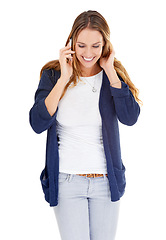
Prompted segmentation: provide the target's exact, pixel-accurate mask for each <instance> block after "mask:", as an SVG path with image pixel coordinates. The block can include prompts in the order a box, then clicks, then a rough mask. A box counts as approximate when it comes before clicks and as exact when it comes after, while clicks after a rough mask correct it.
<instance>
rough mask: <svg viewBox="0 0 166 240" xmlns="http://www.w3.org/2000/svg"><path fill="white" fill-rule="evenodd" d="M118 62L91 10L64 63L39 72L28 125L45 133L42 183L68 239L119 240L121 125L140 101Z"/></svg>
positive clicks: (80, 21)
mask: <svg viewBox="0 0 166 240" xmlns="http://www.w3.org/2000/svg"><path fill="white" fill-rule="evenodd" d="M70 39H71V46H70ZM114 56H115V52H114V50H113V47H112V45H111V43H110V30H109V26H108V24H107V22H106V20H105V19H104V18H103V16H102V15H101V14H99V13H98V12H96V11H87V12H83V13H81V14H80V15H79V16H78V17H77V18H76V19H75V21H74V24H73V27H72V30H71V32H70V34H69V37H68V39H67V42H66V46H65V47H64V48H62V49H61V50H60V54H59V60H55V61H51V62H49V63H47V64H46V65H45V66H44V67H43V68H42V69H41V73H40V77H41V79H40V83H39V86H38V89H37V91H36V94H35V103H34V105H33V107H32V108H31V110H30V124H31V126H32V128H33V130H34V131H35V132H36V133H41V132H43V131H45V130H48V131H47V148H46V164H45V168H44V170H43V171H42V173H41V176H40V179H41V183H42V188H43V191H44V194H45V199H46V201H47V202H49V204H50V206H52V207H54V211H55V215H56V219H57V223H58V227H59V231H60V235H61V238H62V239H63V240H71V239H73V240H78V239H79V240H81V239H83V240H88V239H91V240H92V239H93V240H94V239H95V240H98V239H100V240H101V239H105V240H112V239H114V238H115V234H116V227H117V221H118V211H119V204H120V198H121V197H122V195H123V194H124V191H125V185H126V181H125V167H124V165H123V162H122V160H121V151H120V141H119V129H118V120H119V121H120V122H121V123H123V124H126V125H129V126H130V125H133V124H135V123H136V121H137V119H138V116H139V113H140V107H139V104H138V103H139V102H140V100H139V99H138V89H136V87H135V86H134V84H133V83H132V82H131V80H130V78H129V75H128V74H127V72H126V70H125V68H124V67H123V66H122V64H121V63H120V62H119V61H118V60H117V59H116V58H115V57H114Z"/></svg>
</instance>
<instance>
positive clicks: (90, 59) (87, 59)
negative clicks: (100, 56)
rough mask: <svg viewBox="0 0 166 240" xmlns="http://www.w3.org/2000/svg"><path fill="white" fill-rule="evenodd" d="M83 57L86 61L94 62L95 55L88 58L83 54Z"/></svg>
mask: <svg viewBox="0 0 166 240" xmlns="http://www.w3.org/2000/svg"><path fill="white" fill-rule="evenodd" d="M82 58H83V59H84V61H86V62H92V61H93V59H94V58H95V57H91V58H86V57H83V56H82Z"/></svg>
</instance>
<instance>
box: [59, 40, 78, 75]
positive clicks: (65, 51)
mask: <svg viewBox="0 0 166 240" xmlns="http://www.w3.org/2000/svg"><path fill="white" fill-rule="evenodd" d="M74 53H75V51H72V50H71V46H70V43H68V44H67V46H66V47H64V48H62V49H60V51H59V62H60V66H61V77H63V78H65V79H66V80H68V79H69V78H70V77H71V75H72V74H73V67H72V62H73V57H72V56H71V54H74Z"/></svg>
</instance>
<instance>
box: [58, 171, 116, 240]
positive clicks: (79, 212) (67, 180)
mask: <svg viewBox="0 0 166 240" xmlns="http://www.w3.org/2000/svg"><path fill="white" fill-rule="evenodd" d="M119 205H120V201H117V202H111V195H110V189H109V182H108V178H107V176H105V175H104V176H103V177H96V178H88V177H87V176H79V175H76V174H67V173H61V172H60V173H59V193H58V205H57V206H55V207H54V208H53V209H54V212H55V216H56V220H57V224H58V228H59V232H60V236H61V239H62V240H114V239H115V234H116V229H117V223H118V215H119Z"/></svg>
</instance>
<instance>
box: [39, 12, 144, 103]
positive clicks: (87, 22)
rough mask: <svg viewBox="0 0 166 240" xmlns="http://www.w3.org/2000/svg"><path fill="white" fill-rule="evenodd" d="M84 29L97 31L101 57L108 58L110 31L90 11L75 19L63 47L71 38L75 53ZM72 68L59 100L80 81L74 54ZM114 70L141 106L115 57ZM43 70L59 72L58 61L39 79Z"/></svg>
mask: <svg viewBox="0 0 166 240" xmlns="http://www.w3.org/2000/svg"><path fill="white" fill-rule="evenodd" d="M85 28H89V29H93V30H97V31H99V32H100V33H101V34H102V36H103V39H104V46H103V51H102V55H101V57H108V56H109V55H110V53H111V51H112V49H113V46H112V44H111V42H110V29H109V26H108V23H107V22H106V20H105V18H104V17H103V16H102V15H101V14H100V13H98V12H97V11H91V10H89V11H85V12H83V13H81V14H80V15H79V16H78V17H77V18H76V19H75V21H74V23H73V26H72V29H71V32H70V34H69V36H68V39H67V41H66V45H65V46H67V44H68V43H69V41H70V39H71V38H72V46H71V47H72V50H73V51H75V44H76V41H77V37H78V35H79V33H80V32H81V31H82V30H83V29H85ZM72 66H73V74H72V76H71V77H70V80H69V81H68V82H67V84H66V86H65V88H64V91H63V93H62V95H61V98H60V100H61V99H62V97H63V96H64V95H65V92H66V90H67V88H68V87H69V86H70V84H71V83H72V86H70V87H75V86H76V85H77V83H78V82H79V81H80V76H81V68H80V64H79V61H78V59H77V57H76V56H75V54H74V55H73V62H72ZM114 68H115V70H116V72H117V74H118V75H119V76H120V77H121V78H122V79H123V81H124V82H125V83H126V84H127V85H128V86H129V89H130V90H131V92H132V94H133V96H134V98H135V100H136V101H137V102H138V103H139V104H141V105H142V101H141V100H140V99H139V98H138V95H139V90H138V89H137V88H136V87H135V85H134V84H133V83H132V81H131V80H130V77H129V75H128V73H127V71H126V69H125V68H124V67H123V65H122V64H121V62H120V61H118V60H117V59H116V58H115V57H114ZM44 69H55V70H56V71H60V69H61V68H60V63H59V60H53V61H50V62H48V63H46V64H45V65H44V66H43V67H42V69H41V71H40V77H41V75H42V73H43V70H44ZM77 77H78V81H77Z"/></svg>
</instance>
